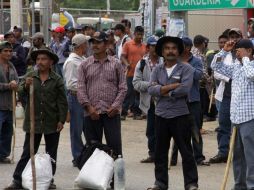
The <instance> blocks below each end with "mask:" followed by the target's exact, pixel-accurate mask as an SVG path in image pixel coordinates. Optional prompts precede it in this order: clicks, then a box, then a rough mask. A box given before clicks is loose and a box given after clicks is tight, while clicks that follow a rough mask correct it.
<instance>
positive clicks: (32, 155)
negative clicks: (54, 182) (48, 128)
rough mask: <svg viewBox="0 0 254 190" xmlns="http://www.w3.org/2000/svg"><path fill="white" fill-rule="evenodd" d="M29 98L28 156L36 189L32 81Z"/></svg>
mask: <svg viewBox="0 0 254 190" xmlns="http://www.w3.org/2000/svg"><path fill="white" fill-rule="evenodd" d="M29 96H30V98H29V100H30V125H31V126H30V158H31V166H32V177H33V190H36V171H35V160H34V133H35V123H34V122H35V121H34V85H33V82H32V84H31V85H30V89H29Z"/></svg>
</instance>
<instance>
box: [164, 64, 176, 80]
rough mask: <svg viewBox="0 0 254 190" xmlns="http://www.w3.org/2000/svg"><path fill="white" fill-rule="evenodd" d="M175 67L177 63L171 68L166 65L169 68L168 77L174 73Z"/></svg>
mask: <svg viewBox="0 0 254 190" xmlns="http://www.w3.org/2000/svg"><path fill="white" fill-rule="evenodd" d="M175 67H176V64H175V65H174V66H172V67H170V68H167V67H166V70H167V73H168V77H170V75H171V74H172V72H173V70H174V68H175Z"/></svg>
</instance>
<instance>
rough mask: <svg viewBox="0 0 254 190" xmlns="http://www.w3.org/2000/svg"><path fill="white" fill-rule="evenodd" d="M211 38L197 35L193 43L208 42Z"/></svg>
mask: <svg viewBox="0 0 254 190" xmlns="http://www.w3.org/2000/svg"><path fill="white" fill-rule="evenodd" d="M208 42H209V39H208V38H206V37H205V36H202V35H196V36H195V37H194V39H193V43H194V44H196V45H199V44H202V43H208Z"/></svg>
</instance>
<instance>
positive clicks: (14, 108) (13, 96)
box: [11, 90, 16, 164]
mask: <svg viewBox="0 0 254 190" xmlns="http://www.w3.org/2000/svg"><path fill="white" fill-rule="evenodd" d="M12 120H13V121H12V123H13V124H12V127H13V138H12V151H11V152H12V154H11V163H12V164H14V149H15V144H16V91H15V90H13V91H12Z"/></svg>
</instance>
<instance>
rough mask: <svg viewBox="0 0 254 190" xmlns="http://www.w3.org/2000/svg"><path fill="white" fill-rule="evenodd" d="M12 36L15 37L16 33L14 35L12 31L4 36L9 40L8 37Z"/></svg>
mask: <svg viewBox="0 0 254 190" xmlns="http://www.w3.org/2000/svg"><path fill="white" fill-rule="evenodd" d="M10 35H13V36H15V35H14V33H13V32H12V31H9V32H7V33H5V34H4V38H8V36H10Z"/></svg>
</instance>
